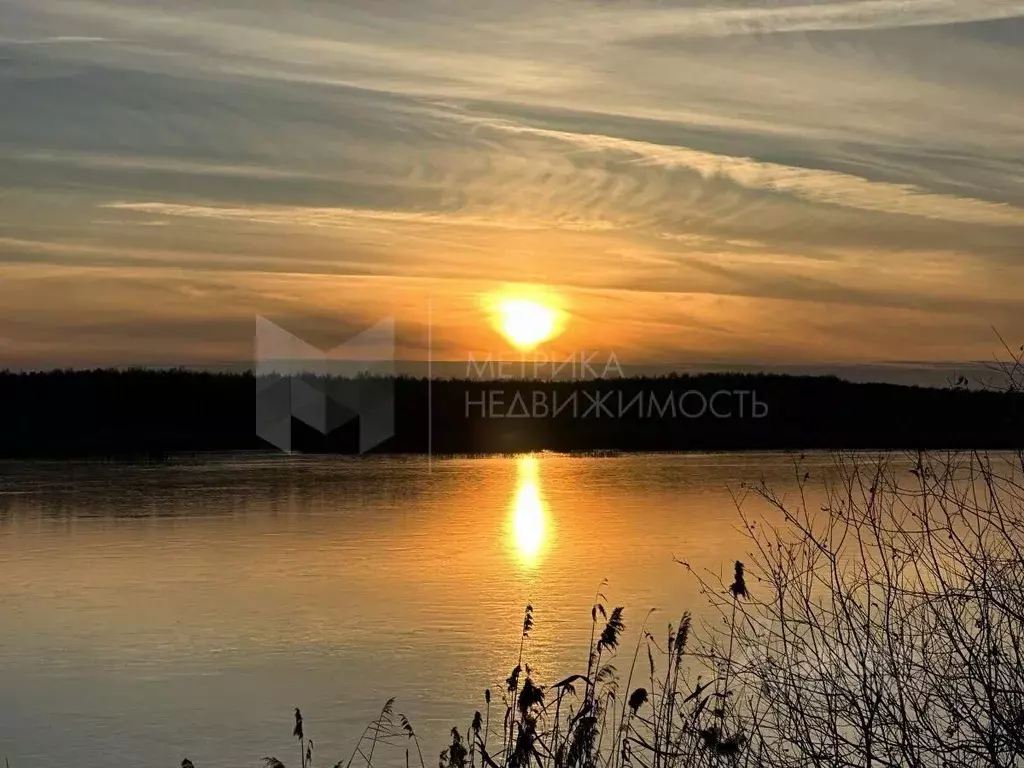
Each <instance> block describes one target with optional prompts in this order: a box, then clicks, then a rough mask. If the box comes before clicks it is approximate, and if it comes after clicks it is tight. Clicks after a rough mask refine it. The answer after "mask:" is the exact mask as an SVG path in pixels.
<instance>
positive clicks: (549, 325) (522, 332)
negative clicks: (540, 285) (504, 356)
mask: <svg viewBox="0 0 1024 768" xmlns="http://www.w3.org/2000/svg"><path fill="white" fill-rule="evenodd" d="M497 315H498V325H499V329H500V330H501V332H502V333H503V334H504V335H505V338H507V339H508V340H509V341H510V342H512V344H513V345H514V346H515V347H517V348H519V349H523V350H526V349H533V348H534V347H536V346H537V345H538V344H540V343H541V342H544V341H547V340H548V339H550V338H551V337H552V336H554V335H555V334H556V333H557V332H558V323H559V312H558V310H556V309H552V308H551V307H549V306H545V305H544V304H541V303H540V302H538V301H534V300H532V299H523V298H506V299H502V300H501V301H499V302H498V305H497Z"/></svg>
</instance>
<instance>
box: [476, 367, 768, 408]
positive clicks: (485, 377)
mask: <svg viewBox="0 0 1024 768" xmlns="http://www.w3.org/2000/svg"><path fill="white" fill-rule="evenodd" d="M465 376H466V380H467V381H469V382H487V383H488V385H489V386H485V387H483V388H481V387H474V388H472V389H470V388H467V389H466V391H465V403H464V405H465V409H464V413H463V416H464V418H466V419H471V418H476V419H554V418H559V417H562V418H572V419H625V420H638V419H666V418H671V419H703V418H715V419H734V418H738V419H761V418H764V417H765V416H767V415H768V405H767V403H765V402H764V401H762V400H760V399H759V398H758V395H757V393H756V392H755V391H753V390H747V389H715V390H705V389H684V390H681V391H680V390H679V389H677V388H675V386H673V385H674V384H676V383H678V382H679V381H685V379H678V378H676V379H661V380H658V379H651V378H645V377H637V378H630V377H629V376H627V375H626V373H625V371H624V370H623V368H622V365H621V364H620V363H619V357H618V355H617V354H616V353H615V352H614V351H612V352H608V353H604V352H600V351H598V350H581V351H579V352H573V353H571V354H567V355H562V356H558V357H552V356H550V355H547V354H544V353H534V354H533V355H525V354H524V355H522V356H521V357H520V358H519V359H518V360H507V359H504V358H496V357H494V356H493V355H490V354H488V355H483V356H481V355H479V354H475V353H470V354H469V357H468V360H467V362H466V374H465ZM499 383H500V384H501V385H502V386H494V385H496V384H499ZM509 384H513V385H514V386H509Z"/></svg>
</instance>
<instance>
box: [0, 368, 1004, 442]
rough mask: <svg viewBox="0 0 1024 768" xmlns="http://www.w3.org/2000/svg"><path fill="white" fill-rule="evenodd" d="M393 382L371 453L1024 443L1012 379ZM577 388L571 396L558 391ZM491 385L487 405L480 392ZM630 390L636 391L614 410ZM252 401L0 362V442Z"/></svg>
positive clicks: (170, 427) (136, 378)
mask: <svg viewBox="0 0 1024 768" xmlns="http://www.w3.org/2000/svg"><path fill="white" fill-rule="evenodd" d="M392 383H393V387H394V409H395V435H394V436H393V437H391V438H389V439H388V440H386V441H384V442H383V443H382V444H381V445H379V446H378V447H376V448H375V449H373V452H377V453H423V452H426V451H427V450H428V449H429V450H432V451H433V452H434V453H490V452H514V451H527V450H543V449H549V450H557V451H598V450H622V451H641V450H728V449H737V450H743V449H750V450H768V449H833V448H877V449H889V448H907V449H935V448H989V449H999V448H1018V447H1021V446H1022V445H1024V429H1022V423H1021V415H1024V402H1022V395H1021V394H1020V393H1000V392H992V391H968V390H966V389H964V388H962V387H950V388H948V389H935V388H924V387H907V386H900V385H893V384H854V383H850V382H846V381H843V380H840V379H838V378H835V377H811V376H786V375H774V374H773V375H767V374H719V373H715V374H701V375H670V376H665V377H659V378H624V379H612V380H594V381H558V382H554V381H468V380H441V381H439V380H434V381H430V382H428V381H427V380H426V379H416V378H403V377H399V378H396V379H394V380H393V381H392ZM491 392H494V393H496V394H495V395H491V394H490V393H491ZM574 392H575V393H577V398H578V402H577V405H576V407H571V397H572V394H573V393H574ZM715 392H726V393H735V392H746V393H748V395H747V397H746V401H745V405H746V408H745V409H744V408H743V405H744V403H743V402H741V399H742V398H741V397H737V396H735V395H726V396H724V397H722V398H720V400H719V402H718V403H717V406H718V407H717V409H716V410H717V412H718V413H724V412H728V413H730V415H729V416H728V417H726V418H718V417H716V416H714V415H713V414H712V413H711V412H710V410H708V411H707V412H705V413H704V414H703V415H702V416H699V417H696V416H695V415H696V414H698V413H700V411H701V408H700V405H701V400H702V398H703V399H704V401H705V402H707V401H708V400H709V399H710V397H711V396H712V395H713V394H714V393H715ZM517 393H518V398H519V399H518V400H517ZM683 393H690V395H688V396H687V400H686V402H685V403H684V406H683V408H682V410H686V411H687V413H688V414H689V415H683V414H682V410H680V409H677V412H676V414H675V415H674V416H673V415H672V414H671V413H670V412H663V411H662V409H664V408H665V404H666V403H667V402H668V399H669V397H670V396H672V397H673V398H674V401H675V402H676V403H677V404H678V400H679V396H680V395H682V394H683ZM695 393H701V394H695ZM492 397H493V399H494V401H495V402H496V403H497V407H496V408H492V407H490V406H489V405H485V404H489V402H490V400H489V398H492ZM637 397H639V398H640V400H639V401H637V400H636V398H637ZM598 398H605V400H604V406H603V407H601V408H593V407H592V406H593V404H594V402H595V401H596V400H597V399H598ZM753 398H756V400H757V402H758V403H762V404H764V405H763V407H764V408H766V409H767V413H766V415H764V416H763V417H761V418H755V417H754V415H755V414H754V413H753V410H754V409H753V408H752V405H753V400H752V399H753ZM535 399H538V400H540V401H541V402H544V403H546V404H547V405H548V406H549V407H550V406H551V405H552V404H553V403H561V404H562V405H563V409H562V410H561V411H560V412H559V413H558V415H557V416H555V415H553V414H552V413H551V410H550V409H549V410H548V412H547V413H546V414H545V413H544V409H543V408H541V409H540V410H539V411H538V410H537V409H535V408H534V407H533V405H532V403H534V402H535V401H536V400H535ZM630 402H632V406H633V407H631V408H629V407H627V408H626V409H625V410H623V408H622V405H623V404H627V405H628V404H629V403H630ZM523 405H525V406H526V408H525V410H524V408H523V407H522V406H523ZM588 409H589V412H588ZM531 412H532V413H531ZM255 413H256V379H255V378H254V376H253V375H252V374H225V373H204V372H190V371H184V370H174V371H149V370H127V371H116V370H93V371H51V372H45V373H11V372H0V416H2V421H0V424H2V427H0V456H5V457H61V456H81V457H122V456H124V457H127V456H135V457H161V456H165V455H168V454H173V453H190V452H205V451H235V450H273V446H271V445H269V444H268V443H266V442H264V441H263V440H262V439H260V438H259V437H257V435H256V429H255V421H256V419H255ZM620 414H621V415H620ZM524 416H525V417H524ZM428 422H429V423H430V425H431V426H430V428H429V430H428ZM358 430H359V424H358V420H357V419H353V420H351V421H349V422H348V423H347V424H344V425H342V426H340V427H339V428H337V429H335V430H333V431H331V432H329V433H328V434H326V435H324V434H321V433H320V432H318V431H317V430H315V429H312V428H310V427H308V426H306V425H305V424H303V423H301V422H300V421H298V420H295V419H293V420H292V436H293V448H294V449H295V450H298V451H303V452H310V453H320V452H322V453H357V452H358V434H359V433H358Z"/></svg>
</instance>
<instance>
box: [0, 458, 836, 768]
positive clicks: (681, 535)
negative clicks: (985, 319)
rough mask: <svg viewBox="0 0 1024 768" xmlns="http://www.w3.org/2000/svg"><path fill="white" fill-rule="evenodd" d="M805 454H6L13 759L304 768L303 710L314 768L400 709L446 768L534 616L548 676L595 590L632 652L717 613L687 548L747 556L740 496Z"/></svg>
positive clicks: (3, 512)
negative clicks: (42, 458) (39, 457)
mask: <svg viewBox="0 0 1024 768" xmlns="http://www.w3.org/2000/svg"><path fill="white" fill-rule="evenodd" d="M793 462H794V457H790V456H785V455H779V454H719V455H686V456H682V455H635V456H619V457H610V458H583V457H569V456H559V455H547V454H544V455H537V456H531V457H495V458H474V459H450V460H434V462H433V463H432V465H430V466H428V463H427V460H426V459H420V458H416V459H410V458H374V459H360V460H353V459H345V458H333V457H332V458H311V457H285V456H273V457H241V458H240V457H227V458H211V459H204V460H202V461H175V462H169V463H166V464H161V465H152V466H148V465H147V466H139V465H121V464H69V463H39V464H22V463H0V758H2V757H4V756H7V757H8V758H9V759H10V762H11V767H12V768H23V767H26V768H32V767H37V768H50V767H52V768H58V767H59V768H68V766H72V765H74V766H77V767H78V768H100V767H101V766H102V767H103V768H108V766H111V765H117V766H177V765H178V764H179V763H180V762H181V759H182V757H189V758H191V759H192V760H193V761H195V763H196V765H197V768H210V767H212V768H228V767H229V766H246V765H257V764H258V763H259V760H260V758H262V757H263V756H264V755H277V756H278V757H281V758H282V759H284V760H285V761H286V762H288V763H289V764H291V763H293V762H295V763H297V762H298V760H297V758H298V755H297V754H293V753H296V752H297V746H296V745H295V744H294V742H293V741H292V740H291V738H290V736H291V727H292V723H291V712H292V708H293V707H295V706H300V707H302V710H303V713H304V715H305V718H306V731H307V734H308V735H309V736H311V737H312V738H313V739H314V741H315V743H316V751H317V760H316V765H333V764H334V763H335V762H336V761H337V760H340V759H345V760H347V759H348V756H349V754H350V753H351V751H352V748H353V746H354V745H355V741H356V739H357V738H358V735H359V733H360V732H361V731H362V728H363V726H364V725H365V723H366V721H367V720H369V719H370V718H371V717H373V716H374V715H375V713H376V712H377V711H379V709H380V707H381V705H382V704H383V702H384V701H385V700H386V699H387V698H389V697H391V696H395V697H397V701H396V710H398V711H401V712H404V713H406V714H408V716H409V718H410V719H411V720H412V722H413V724H414V726H415V727H416V728H417V730H418V731H419V732H420V734H421V736H422V740H423V749H424V753H425V755H424V756H425V759H426V762H427V764H428V765H432V764H434V763H435V760H436V756H437V752H438V751H439V750H440V749H441V747H442V746H443V742H444V739H445V736H446V734H447V731H448V730H449V729H450V728H451V726H452V725H455V724H458V725H459V726H460V728H461V729H463V730H464V729H465V728H466V726H467V724H468V723H469V720H470V718H471V717H472V714H473V711H474V710H475V709H482V708H483V695H482V694H483V690H484V689H485V688H487V687H491V688H493V689H495V691H496V692H497V691H500V689H501V681H503V680H504V678H505V677H506V676H507V675H508V673H509V670H510V669H511V667H512V666H514V665H515V660H516V654H517V653H518V647H519V634H520V629H521V622H522V611H523V607H524V606H525V604H526V603H527V602H532V603H533V605H534V606H535V620H536V627H535V629H534V631H533V632H532V634H531V640H530V641H529V644H528V646H527V659H528V661H529V663H530V665H531V667H532V668H533V669H534V674H535V677H536V678H537V680H538V682H541V683H550V682H554V681H555V680H557V679H560V678H561V677H562V676H565V675H567V674H569V673H571V672H576V671H585V669H581V666H582V667H584V668H585V665H586V648H587V642H588V640H589V610H590V605H591V603H592V602H593V598H594V592H595V589H596V588H597V586H598V585H599V584H600V582H601V580H602V579H608V582H609V583H608V586H607V587H606V588H605V592H606V594H607V596H608V602H609V605H618V604H624V605H625V606H626V617H627V625H628V626H629V627H630V628H631V629H632V630H633V634H632V637H633V638H635V637H636V632H637V630H638V625H639V623H640V622H641V621H642V620H643V617H644V615H645V614H646V613H647V610H648V609H649V608H652V607H657V608H659V609H660V612H659V613H657V614H655V618H654V619H653V620H652V623H653V626H654V627H656V628H657V634H658V635H659V636H661V635H662V634H663V628H664V626H665V624H667V623H668V622H669V621H672V622H675V621H677V620H678V616H679V614H680V613H681V612H682V611H683V610H685V609H692V610H694V612H696V613H699V612H700V610H701V608H702V606H703V602H702V600H701V598H699V597H698V595H697V592H696V588H695V585H694V583H693V581H692V578H691V577H688V576H687V574H686V572H685V570H684V569H683V568H682V567H681V566H679V565H677V564H675V563H674V562H673V557H674V556H675V557H678V558H680V559H685V560H687V561H689V562H691V563H692V564H694V565H695V566H698V567H707V568H711V569H713V570H715V571H724V572H728V571H729V569H730V568H731V563H732V561H733V560H734V559H736V558H737V557H740V558H742V557H745V552H746V547H745V546H744V542H743V540H742V537H741V536H740V534H739V533H738V532H737V530H736V525H737V522H738V518H737V515H736V511H735V508H734V504H733V500H732V497H731V495H730V489H731V490H732V491H736V490H737V489H738V487H739V484H740V483H741V482H743V481H756V480H758V479H760V478H762V477H764V478H766V479H768V480H769V481H771V482H773V483H774V484H775V485H776V486H777V487H781V488H784V489H785V488H789V489H792V488H794V487H795V472H794V466H793ZM830 464H831V460H830V459H829V458H828V457H826V456H811V457H809V458H805V460H804V465H803V466H804V468H810V469H811V471H812V472H814V471H815V467H819V466H820V468H821V471H822V472H824V471H825V470H826V467H828V466H829V465H830ZM751 509H752V511H763V510H762V509H761V508H760V507H758V505H757V504H752V506H751ZM627 641H629V638H627ZM630 647H631V641H630ZM627 655H628V656H631V655H632V654H631V653H627ZM619 666H620V667H621V668H623V669H625V668H627V667H628V661H627V660H626V659H621V660H620V664H619ZM497 698H499V697H497V696H496V699H497ZM389 759H390V760H391V761H392V762H394V763H395V764H396V765H397V764H404V759H405V758H404V751H396V752H394V753H393V754H390V755H387V754H386V755H385V762H387V760H389Z"/></svg>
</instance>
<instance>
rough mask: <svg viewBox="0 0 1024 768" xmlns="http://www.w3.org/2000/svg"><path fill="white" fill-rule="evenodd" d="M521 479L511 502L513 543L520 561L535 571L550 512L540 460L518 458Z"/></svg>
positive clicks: (545, 538)
mask: <svg viewBox="0 0 1024 768" xmlns="http://www.w3.org/2000/svg"><path fill="white" fill-rule="evenodd" d="M516 468H517V472H518V480H517V485H516V495H515V498H514V499H513V501H512V544H513V547H514V549H515V552H516V555H517V557H518V559H519V562H520V563H521V564H522V565H523V566H525V567H528V568H532V567H533V566H535V565H537V563H538V562H540V557H541V555H542V554H543V552H544V548H545V545H546V543H547V532H548V520H547V517H548V512H547V508H546V506H545V504H544V500H543V499H542V498H541V495H540V484H539V481H538V477H537V459H536V458H535V457H533V456H522V457H520V458H519V459H517V463H516Z"/></svg>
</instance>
